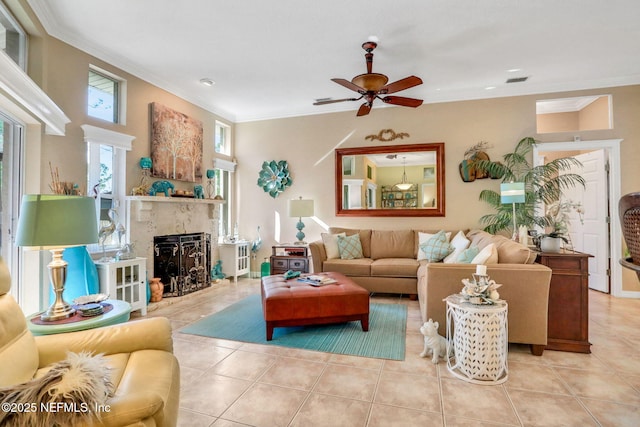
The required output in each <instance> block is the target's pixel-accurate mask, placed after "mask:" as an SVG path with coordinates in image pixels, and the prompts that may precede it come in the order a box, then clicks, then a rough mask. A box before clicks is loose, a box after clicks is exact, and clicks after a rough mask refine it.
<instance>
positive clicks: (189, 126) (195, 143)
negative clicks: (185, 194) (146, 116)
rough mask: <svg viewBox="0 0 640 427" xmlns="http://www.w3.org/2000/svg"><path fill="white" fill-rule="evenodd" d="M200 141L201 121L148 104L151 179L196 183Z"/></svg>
mask: <svg viewBox="0 0 640 427" xmlns="http://www.w3.org/2000/svg"><path fill="white" fill-rule="evenodd" d="M202 139H203V137H202V122H201V121H199V120H196V119H193V118H191V117H189V116H187V115H185V114H182V113H179V112H177V111H175V110H172V109H171V108H167V107H165V106H164V105H161V104H158V103H157V102H153V103H151V159H152V161H153V170H152V176H154V177H157V178H167V179H176V180H179V181H188V182H200V179H201V178H202Z"/></svg>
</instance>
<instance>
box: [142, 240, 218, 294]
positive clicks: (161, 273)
mask: <svg viewBox="0 0 640 427" xmlns="http://www.w3.org/2000/svg"><path fill="white" fill-rule="evenodd" d="M153 254H154V256H153V272H154V273H153V274H154V276H155V277H160V278H161V279H162V283H163V284H164V293H163V295H162V296H163V297H177V296H183V295H187V294H189V293H191V292H195V291H198V290H200V289H204V288H207V287H209V286H211V277H210V271H211V256H210V254H211V236H210V235H209V234H208V233H190V234H172V235H167V236H155V237H154V238H153Z"/></svg>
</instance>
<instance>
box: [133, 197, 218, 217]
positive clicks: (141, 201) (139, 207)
mask: <svg viewBox="0 0 640 427" xmlns="http://www.w3.org/2000/svg"><path fill="white" fill-rule="evenodd" d="M126 200H127V202H129V203H130V206H131V215H134V216H135V219H136V221H149V220H150V219H151V210H152V209H153V204H154V203H181V204H195V205H201V204H205V205H212V206H214V207H215V206H218V205H221V204H224V203H226V201H225V200H216V199H194V198H193V197H161V196H127V197H126ZM209 218H211V219H213V212H211V214H210V216H209Z"/></svg>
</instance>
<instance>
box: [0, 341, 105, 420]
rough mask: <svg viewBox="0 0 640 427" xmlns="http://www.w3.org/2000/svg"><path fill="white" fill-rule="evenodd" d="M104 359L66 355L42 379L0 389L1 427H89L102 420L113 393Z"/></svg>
mask: <svg viewBox="0 0 640 427" xmlns="http://www.w3.org/2000/svg"><path fill="white" fill-rule="evenodd" d="M112 388H113V385H112V384H111V375H110V371H109V367H108V366H107V360H106V359H105V358H104V357H103V355H101V354H99V355H95V356H93V355H91V354H90V353H87V352H82V353H67V359H66V360H63V361H61V362H58V363H56V364H55V365H53V366H52V368H51V370H50V371H49V372H47V373H46V374H45V375H44V376H42V377H40V378H36V379H33V380H31V381H29V382H27V383H24V384H17V385H15V386H12V387H7V388H2V389H0V402H1V404H2V411H0V426H11V427H39V426H42V427H54V426H65V427H66V426H69V427H75V426H86V425H91V424H92V423H93V421H94V420H95V419H96V418H99V417H100V412H101V408H104V405H105V402H106V401H107V399H108V398H109V396H110V395H111V392H112Z"/></svg>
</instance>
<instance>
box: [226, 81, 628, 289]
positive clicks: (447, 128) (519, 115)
mask: <svg viewBox="0 0 640 427" xmlns="http://www.w3.org/2000/svg"><path fill="white" fill-rule="evenodd" d="M603 93H606V94H612V95H613V110H614V128H613V129H608V130H600V131H581V132H571V133H566V132H564V133H563V132H558V133H549V134H544V135H542V134H536V133H535V132H536V112H535V101H536V100H537V99H550V98H565V97H572V96H580V95H594V94H603ZM638 99H640V86H626V87H618V88H607V89H606V90H588V91H578V92H564V93H554V94H541V95H539V96H533V95H532V96H520V97H510V98H498V99H488V100H476V101H463V102H450V103H440V104H425V105H423V106H421V107H419V108H417V109H411V108H402V107H395V108H382V109H374V110H373V111H372V112H371V114H369V115H368V116H364V117H356V115H355V109H356V106H355V104H354V110H353V111H350V112H345V113H331V114H319V115H316V116H306V117H296V118H285V119H279V120H268V121H257V122H250V123H239V124H237V125H236V150H237V157H238V163H239V166H238V173H237V177H238V182H237V185H238V189H239V192H240V194H241V200H240V201H239V203H240V206H241V207H242V208H241V209H240V210H239V224H240V230H241V234H243V235H245V236H247V237H249V238H251V237H252V236H253V235H254V234H255V231H254V230H255V228H256V227H257V226H258V225H259V226H261V234H262V238H263V240H264V242H265V245H264V246H263V250H262V252H261V254H260V257H259V259H262V257H264V256H268V255H269V253H268V252H269V250H270V245H271V244H272V243H274V241H275V240H274V237H275V234H274V233H275V223H276V218H277V215H278V214H279V215H280V217H279V218H280V219H279V225H280V226H281V238H280V241H281V242H286V241H292V240H294V236H295V232H296V229H295V223H296V219H293V218H287V217H286V202H287V199H291V198H295V197H298V196H303V197H305V198H313V199H314V200H315V202H316V203H315V213H316V216H317V217H318V219H319V220H321V221H322V222H324V223H326V224H328V225H330V226H347V227H375V228H383V229H392V228H410V227H420V228H430V229H440V228H446V229H451V230H455V229H460V228H475V227H480V226H481V225H480V223H479V218H480V217H481V216H482V215H484V214H487V213H491V212H492V211H491V209H490V208H488V207H487V206H486V204H484V203H482V202H480V201H479V200H478V196H479V194H480V191H481V190H482V189H485V188H493V189H495V190H498V189H499V185H500V182H499V180H491V179H483V180H476V181H475V182H471V183H464V182H462V180H461V179H460V176H459V174H458V164H459V163H460V161H461V160H462V159H463V154H464V151H465V150H466V149H468V148H469V147H471V146H472V145H474V144H476V143H477V142H478V141H488V142H489V143H490V144H491V145H492V146H493V147H492V148H490V149H488V150H487V153H488V154H489V156H490V157H491V159H493V160H499V159H501V157H502V155H504V154H505V153H507V152H510V151H512V150H513V149H514V147H515V144H516V143H517V142H518V141H519V140H520V139H521V138H523V137H525V136H534V137H535V138H536V139H539V140H540V141H541V142H558V141H571V140H573V136H574V134H577V135H580V137H581V139H582V140H601V139H616V138H621V139H624V141H623V142H622V146H621V158H622V165H621V168H622V184H621V187H622V188H621V194H626V193H628V192H631V191H638V190H639V188H638V183H639V182H640V169H639V168H637V164H639V162H640V148H638V141H639V140H640V122H638V121H637V117H638V116H639V115H640V105H639V104H638V102H637V100H638ZM381 129H393V130H394V131H396V132H407V133H409V134H410V138H408V139H407V138H405V139H403V140H402V141H399V142H398V144H407V143H421V142H439V141H444V142H445V177H446V199H445V201H446V216H444V217H439V218H367V217H362V218H353V217H336V215H335V199H334V187H335V178H334V162H335V159H334V149H335V148H336V147H338V146H340V147H360V146H370V145H375V144H372V143H371V142H370V141H367V140H365V139H364V138H365V136H366V135H370V134H376V133H378V132H379V131H380V130H381ZM385 144H390V145H392V144H393V142H392V143H385ZM265 160H287V161H288V162H289V165H290V170H291V173H292V176H293V185H292V186H291V187H290V188H288V189H287V190H286V191H285V192H284V193H282V194H281V195H280V196H279V197H278V198H276V199H273V198H271V197H269V196H268V195H267V194H266V193H264V192H263V191H262V190H261V189H260V188H259V187H258V186H257V185H256V179H257V177H258V171H259V169H260V165H261V164H262V162H263V161H265ZM304 222H305V224H306V226H307V227H306V228H305V230H304V231H305V233H306V235H307V239H306V240H308V241H309V240H315V239H318V238H319V237H320V233H321V232H323V229H322V227H321V226H320V225H319V224H317V223H316V222H314V221H313V220H311V219H306V220H305V221H304ZM614 244H615V243H614ZM617 244H622V242H617ZM624 289H625V290H640V287H638V286H637V285H636V283H633V282H629V283H627V281H626V280H625V284H624Z"/></svg>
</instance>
